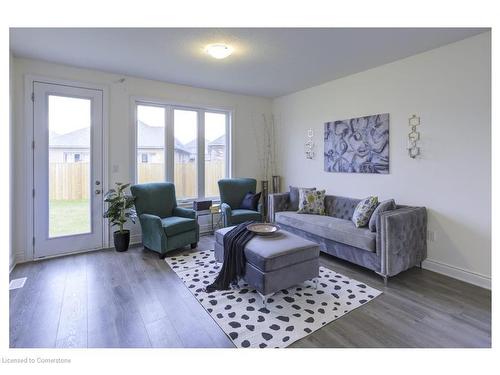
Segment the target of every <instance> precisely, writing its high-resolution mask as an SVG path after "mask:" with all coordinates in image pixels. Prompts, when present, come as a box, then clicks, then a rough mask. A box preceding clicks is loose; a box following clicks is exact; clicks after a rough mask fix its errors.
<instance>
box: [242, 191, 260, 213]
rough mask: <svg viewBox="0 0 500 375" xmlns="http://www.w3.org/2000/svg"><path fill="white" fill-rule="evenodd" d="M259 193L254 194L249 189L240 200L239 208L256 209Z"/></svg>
mask: <svg viewBox="0 0 500 375" xmlns="http://www.w3.org/2000/svg"><path fill="white" fill-rule="evenodd" d="M261 194H262V192H260V193H257V194H255V193H252V192H251V191H249V192H248V193H246V194H245V197H244V198H243V200H242V201H241V203H240V208H241V209H245V210H253V211H257V207H258V206H259V200H260V195H261Z"/></svg>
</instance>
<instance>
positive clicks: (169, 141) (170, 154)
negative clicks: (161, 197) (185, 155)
mask: <svg viewBox="0 0 500 375" xmlns="http://www.w3.org/2000/svg"><path fill="white" fill-rule="evenodd" d="M173 112H174V111H173V109H172V107H171V106H166V107H165V155H164V157H165V177H166V180H167V181H170V182H174V163H175V145H174V113H173Z"/></svg>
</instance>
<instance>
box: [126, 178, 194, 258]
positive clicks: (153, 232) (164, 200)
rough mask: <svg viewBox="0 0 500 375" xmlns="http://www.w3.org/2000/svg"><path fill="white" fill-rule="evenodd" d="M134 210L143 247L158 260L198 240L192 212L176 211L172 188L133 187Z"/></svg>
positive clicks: (165, 184) (159, 185) (163, 184)
mask: <svg viewBox="0 0 500 375" xmlns="http://www.w3.org/2000/svg"><path fill="white" fill-rule="evenodd" d="M130 191H131V192H132V195H133V196H134V198H135V202H134V203H135V208H136V211H137V216H138V217H139V222H140V224H141V229H142V243H143V244H144V247H146V248H147V249H150V250H153V251H156V252H157V253H159V254H160V258H162V259H163V258H165V256H166V255H167V252H169V251H171V250H174V249H178V248H181V247H184V246H186V245H188V244H189V245H191V248H192V249H194V248H195V247H196V246H197V244H198V240H199V238H200V227H199V225H198V222H197V220H196V215H195V212H194V211H193V210H190V209H187V208H181V207H177V200H176V199H175V185H174V184H172V183H171V182H158V183H147V184H138V185H132V186H131V187H130Z"/></svg>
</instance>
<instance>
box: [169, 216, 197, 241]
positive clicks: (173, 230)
mask: <svg viewBox="0 0 500 375" xmlns="http://www.w3.org/2000/svg"><path fill="white" fill-rule="evenodd" d="M161 225H162V227H163V230H164V231H165V234H166V235H167V237H168V236H175V235H176V234H180V233H184V232H188V231H191V230H195V229H196V220H195V219H188V218H186V217H179V216H170V217H166V218H164V219H161Z"/></svg>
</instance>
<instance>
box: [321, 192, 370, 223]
mask: <svg viewBox="0 0 500 375" xmlns="http://www.w3.org/2000/svg"><path fill="white" fill-rule="evenodd" d="M360 201H361V199H356V198H347V197H340V196H337V195H326V196H325V210H326V214H327V215H328V216H333V217H336V218H339V219H344V220H351V219H352V215H353V213H354V210H355V209H356V206H357V205H358V203H359V202H360Z"/></svg>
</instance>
